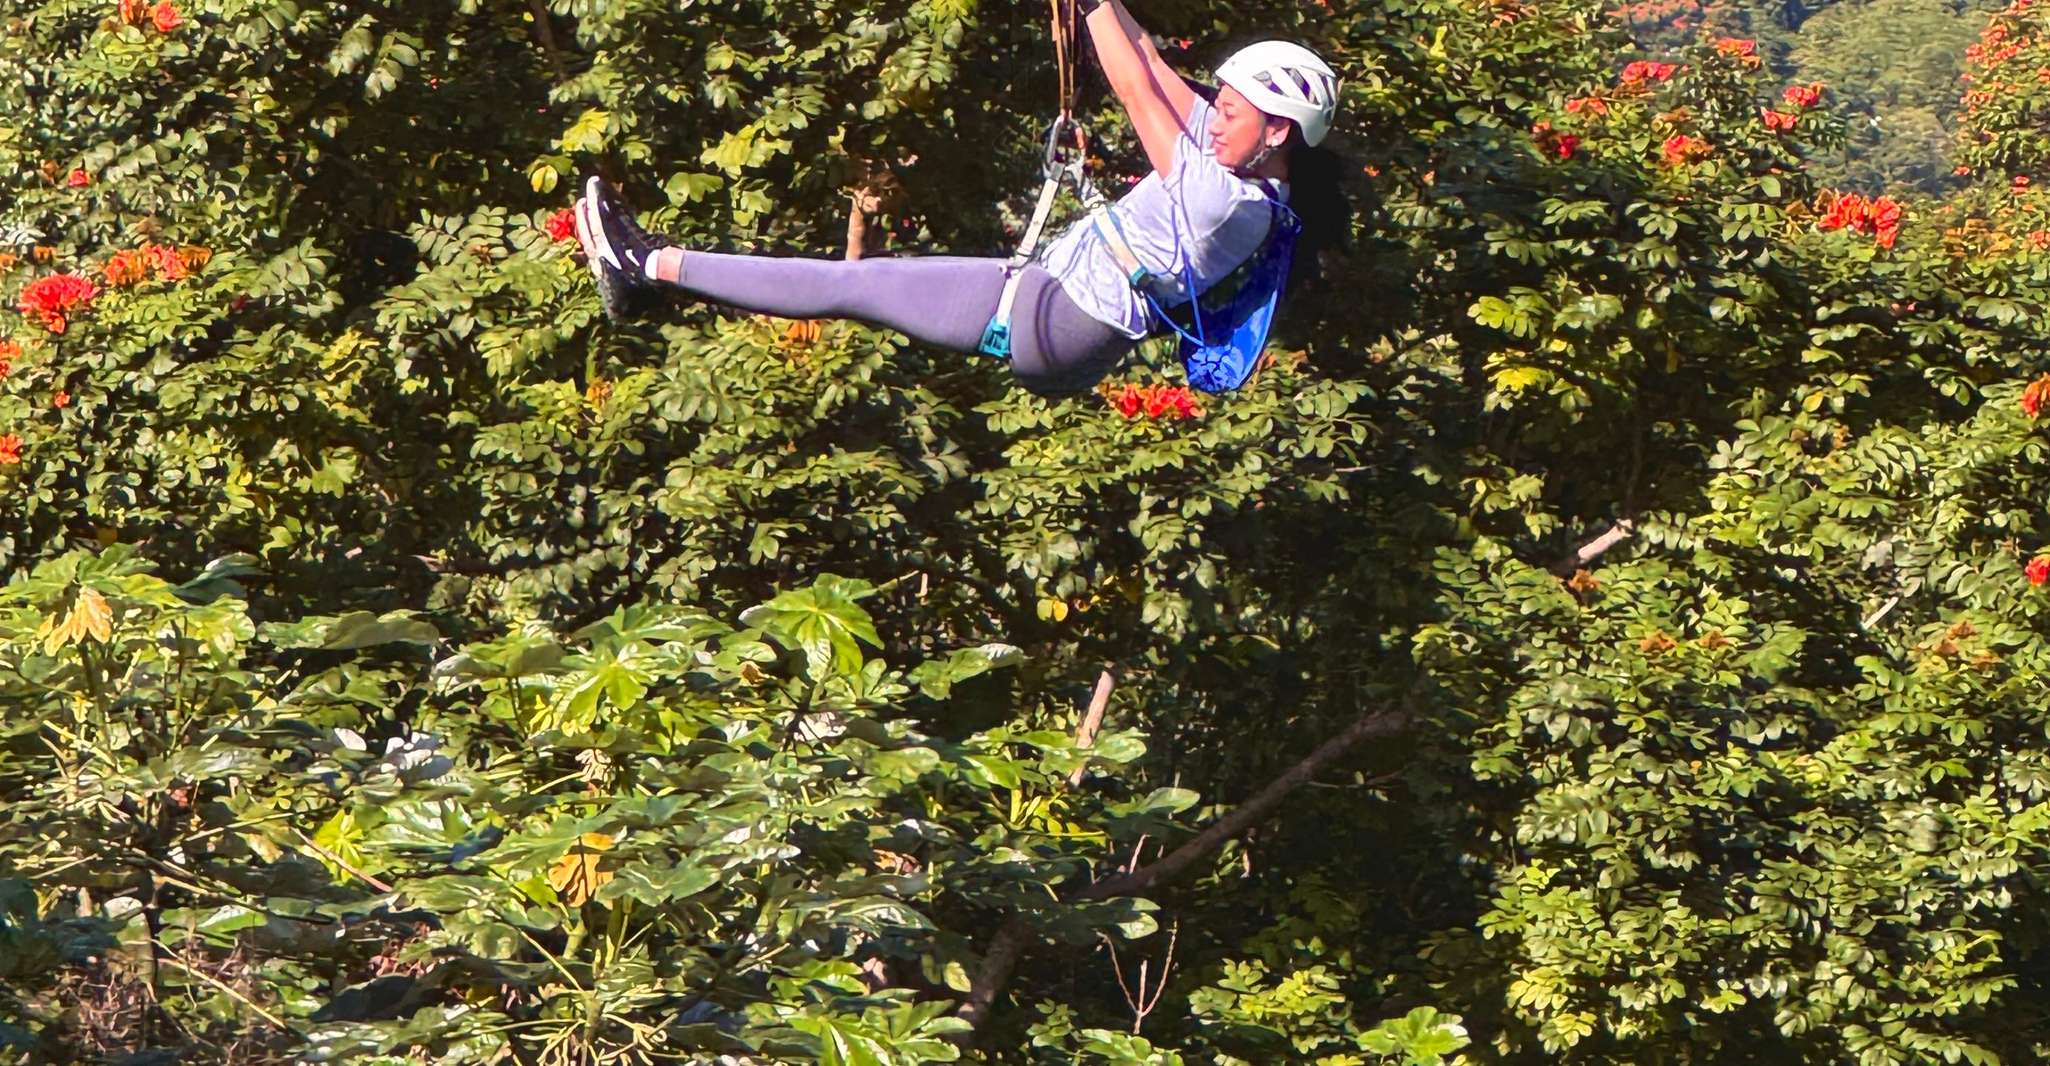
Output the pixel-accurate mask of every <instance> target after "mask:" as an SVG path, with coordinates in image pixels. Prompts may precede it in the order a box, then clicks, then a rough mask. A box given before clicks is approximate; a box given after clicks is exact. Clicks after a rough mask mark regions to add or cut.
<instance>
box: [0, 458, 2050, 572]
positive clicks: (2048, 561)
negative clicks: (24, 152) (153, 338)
mask: <svg viewBox="0 0 2050 1066" xmlns="http://www.w3.org/2000/svg"><path fill="white" fill-rule="evenodd" d="M0 440H4V438H0ZM2022 572H2023V573H2025V574H2027V575H2029V584H2031V585H2040V584H2042V583H2043V582H2045V581H2050V556H2043V555H2038V556H2036V557H2035V558H2033V559H2030V560H2029V565H2028V566H2027V567H2026V568H2024V569H2023V571H2022Z"/></svg>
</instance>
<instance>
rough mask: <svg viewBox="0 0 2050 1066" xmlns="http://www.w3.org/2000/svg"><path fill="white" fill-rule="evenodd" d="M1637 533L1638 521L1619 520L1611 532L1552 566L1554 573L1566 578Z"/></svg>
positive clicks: (1611, 527) (1610, 528) (1582, 546)
mask: <svg viewBox="0 0 2050 1066" xmlns="http://www.w3.org/2000/svg"><path fill="white" fill-rule="evenodd" d="M1636 532H1637V521H1636V520H1635V519H1631V518H1623V519H1618V520H1617V521H1616V524H1615V525H1613V526H1610V527H1609V531H1608V532H1606V533H1603V534H1602V535H1601V536H1599V537H1596V538H1594V539H1593V540H1591V541H1588V542H1587V543H1586V544H1583V545H1581V546H1580V548H1579V550H1577V551H1575V552H1574V553H1573V554H1572V555H1569V556H1567V557H1566V558H1564V559H1561V560H1559V561H1558V562H1556V563H1553V564H1552V573H1555V574H1557V575H1559V576H1560V577H1565V576H1567V575H1569V574H1571V573H1573V571H1575V570H1578V569H1580V568H1581V567H1584V566H1586V565H1587V564H1589V563H1591V562H1594V561H1595V559H1597V558H1599V557H1600V556H1601V554H1602V553H1603V552H1605V551H1608V550H1609V549H1610V548H1613V547H1615V546H1616V545H1618V544H1621V543H1623V542H1624V541H1626V540H1629V539H1630V538H1631V536H1633V535H1634V534H1636Z"/></svg>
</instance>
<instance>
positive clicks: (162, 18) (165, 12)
mask: <svg viewBox="0 0 2050 1066" xmlns="http://www.w3.org/2000/svg"><path fill="white" fill-rule="evenodd" d="M150 21H151V22H154V23H156V27H157V32H158V33H169V32H171V31H172V30H175V29H177V28H178V27H179V25H180V24H182V23H183V22H184V21H185V20H184V19H183V18H180V17H179V15H178V8H177V7H176V6H175V5H173V4H172V3H171V0H160V2H159V3H158V4H157V6H156V7H155V8H154V9H152V10H151V11H150Z"/></svg>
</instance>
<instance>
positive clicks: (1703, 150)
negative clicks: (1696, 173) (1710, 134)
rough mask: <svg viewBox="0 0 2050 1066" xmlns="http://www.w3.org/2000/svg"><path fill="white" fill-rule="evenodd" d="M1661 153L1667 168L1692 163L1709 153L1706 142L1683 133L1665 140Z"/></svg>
mask: <svg viewBox="0 0 2050 1066" xmlns="http://www.w3.org/2000/svg"><path fill="white" fill-rule="evenodd" d="M1661 152H1662V154H1663V155H1664V156H1665V160H1666V165H1667V166H1675V167H1677V166H1683V165H1685V164H1688V163H1692V162H1694V161H1695V160H1697V159H1700V158H1702V157H1703V156H1706V155H1707V154H1708V152H1709V145H1708V142H1707V141H1704V140H1702V139H1701V138H1699V137H1694V136H1689V135H1688V134H1685V133H1676V134H1674V135H1672V136H1671V137H1668V138H1666V143H1665V147H1664V148H1663V149H1662V150H1661Z"/></svg>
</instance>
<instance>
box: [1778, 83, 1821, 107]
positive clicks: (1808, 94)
mask: <svg viewBox="0 0 2050 1066" xmlns="http://www.w3.org/2000/svg"><path fill="white" fill-rule="evenodd" d="M1780 95H1781V96H1782V97H1784V98H1785V99H1786V101H1787V103H1790V104H1792V105H1794V106H1795V107H1814V106H1815V102H1816V101H1817V100H1820V99H1822V83H1821V82H1819V81H1817V82H1810V83H1809V84H1807V85H1789V86H1787V91H1786V92H1783V93H1781V94H1780Z"/></svg>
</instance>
